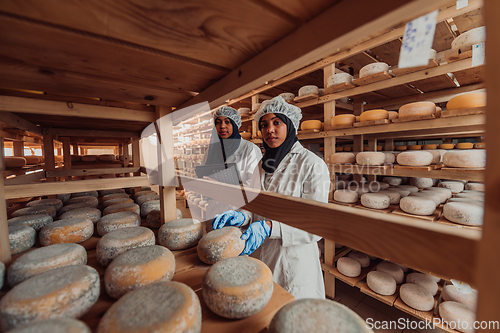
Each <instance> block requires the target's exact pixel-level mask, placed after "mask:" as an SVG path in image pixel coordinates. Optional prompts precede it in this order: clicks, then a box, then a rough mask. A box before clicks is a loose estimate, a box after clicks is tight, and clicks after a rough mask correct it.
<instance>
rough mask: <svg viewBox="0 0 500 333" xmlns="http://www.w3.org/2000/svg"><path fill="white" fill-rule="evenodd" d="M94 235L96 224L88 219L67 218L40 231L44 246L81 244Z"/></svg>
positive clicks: (41, 241)
mask: <svg viewBox="0 0 500 333" xmlns="http://www.w3.org/2000/svg"><path fill="white" fill-rule="evenodd" d="M93 233H94V223H93V222H92V221H91V220H90V219H88V218H80V217H75V218H65V219H63V220H59V221H54V222H52V223H50V224H47V225H46V226H44V227H43V228H42V230H40V243H41V244H42V245H43V246H47V245H52V244H60V243H81V242H83V241H86V240H87V239H89V238H90V237H92V234H93Z"/></svg>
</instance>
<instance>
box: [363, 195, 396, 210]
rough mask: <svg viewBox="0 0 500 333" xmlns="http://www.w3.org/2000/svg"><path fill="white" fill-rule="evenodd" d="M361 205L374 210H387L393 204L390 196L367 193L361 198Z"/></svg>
mask: <svg viewBox="0 0 500 333" xmlns="http://www.w3.org/2000/svg"><path fill="white" fill-rule="evenodd" d="M361 204H362V205H363V206H365V207H368V208H373V209H386V208H388V207H389V205H390V204H391V199H390V198H389V196H388V195H385V194H380V193H365V194H363V195H362V196H361Z"/></svg>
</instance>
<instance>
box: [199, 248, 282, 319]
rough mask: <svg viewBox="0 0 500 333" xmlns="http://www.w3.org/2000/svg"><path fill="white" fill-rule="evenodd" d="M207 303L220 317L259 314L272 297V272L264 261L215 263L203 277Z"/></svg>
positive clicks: (241, 260)
mask: <svg viewBox="0 0 500 333" xmlns="http://www.w3.org/2000/svg"><path fill="white" fill-rule="evenodd" d="M201 288H202V294H203V300H204V301H205V304H206V305H207V306H208V308H209V309H210V310H212V311H213V312H214V313H216V314H218V315H219V316H222V317H225V318H230V319H237V318H247V317H250V316H252V315H254V314H256V313H258V312H260V311H261V310H262V309H263V308H264V307H265V306H266V305H267V303H268V302H269V300H270V299H271V296H272V294H273V273H272V272H271V270H270V269H269V267H267V265H266V264H264V263H263V262H262V261H260V260H257V259H254V258H251V257H246V256H243V257H234V258H227V259H224V260H220V261H218V262H217V263H215V264H214V265H213V266H212V267H210V268H209V269H208V271H207V272H206V273H205V275H204V276H203V280H202V287H201Z"/></svg>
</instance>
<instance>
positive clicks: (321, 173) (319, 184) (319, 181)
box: [270, 163, 330, 246]
mask: <svg viewBox="0 0 500 333" xmlns="http://www.w3.org/2000/svg"><path fill="white" fill-rule="evenodd" d="M329 191H330V173H329V171H328V168H327V166H326V164H325V163H314V164H312V165H311V167H310V170H309V172H308V176H307V177H305V181H304V182H303V184H302V195H301V198H306V199H313V200H316V201H319V202H325V203H326V202H328V192H329ZM270 238H271V239H273V238H274V239H278V238H281V241H282V245H283V246H294V245H303V244H309V243H313V242H317V241H319V240H320V239H321V237H319V236H317V235H314V234H311V233H309V232H307V231H304V230H301V229H297V228H294V227H291V226H289V225H287V224H284V223H280V222H278V221H272V228H271V236H270Z"/></svg>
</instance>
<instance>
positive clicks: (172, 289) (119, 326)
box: [97, 281, 201, 333]
mask: <svg viewBox="0 0 500 333" xmlns="http://www.w3.org/2000/svg"><path fill="white" fill-rule="evenodd" d="M200 330H201V306H200V301H199V300H198V296H196V294H195V292H194V291H193V290H192V289H191V288H189V287H188V286H186V285H185V284H183V283H179V282H172V281H168V282H167V281H162V282H156V283H152V284H149V285H146V286H144V287H142V288H138V289H136V290H134V291H131V292H129V293H127V294H126V295H124V296H123V297H121V298H120V299H119V300H118V301H116V302H115V303H114V304H113V305H112V306H111V307H110V308H109V309H108V311H106V313H105V314H104V316H103V317H102V319H101V321H100V322H99V326H98V327H97V332H99V333H115V332H116V333H118V332H123V333H148V332H200Z"/></svg>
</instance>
